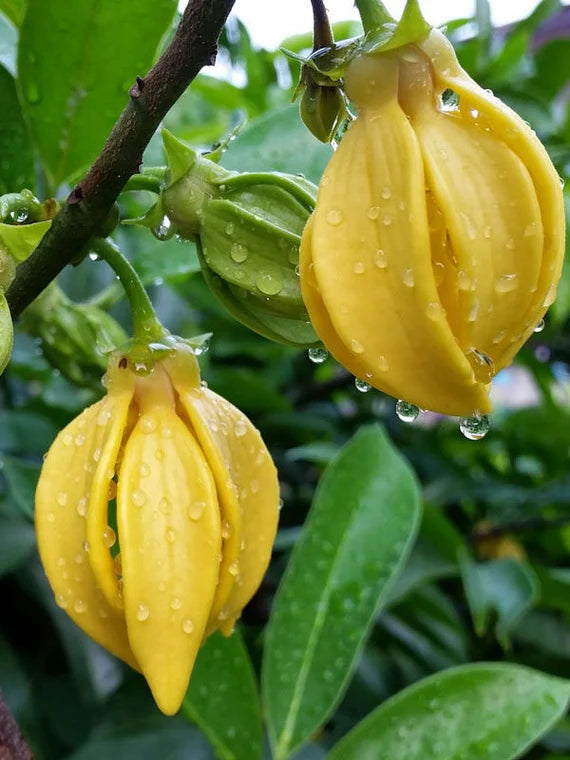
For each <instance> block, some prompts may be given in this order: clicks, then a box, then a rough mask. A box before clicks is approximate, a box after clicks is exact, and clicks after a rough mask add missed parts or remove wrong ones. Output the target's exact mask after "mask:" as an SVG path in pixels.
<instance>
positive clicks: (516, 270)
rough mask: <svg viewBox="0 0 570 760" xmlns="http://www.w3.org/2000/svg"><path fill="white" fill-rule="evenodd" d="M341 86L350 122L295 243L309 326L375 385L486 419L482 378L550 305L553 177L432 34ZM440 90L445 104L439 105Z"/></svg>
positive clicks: (511, 117)
mask: <svg viewBox="0 0 570 760" xmlns="http://www.w3.org/2000/svg"><path fill="white" fill-rule="evenodd" d="M345 85H346V91H347V94H348V96H349V97H350V99H351V100H352V101H353V102H354V103H356V105H357V106H358V108H359V115H358V117H357V118H356V119H355V121H354V122H353V123H352V124H351V125H350V127H349V129H348V132H347V134H346V135H345V137H344V139H343V141H342V143H341V144H340V146H339V148H338V150H337V151H336V153H335V154H334V155H333V157H332V158H331V161H330V163H329V165H328V167H327V169H326V171H325V173H324V176H323V178H322V181H321V184H320V187H319V193H318V199H317V205H316V209H315V212H314V214H313V215H312V217H311V219H310V220H309V223H308V224H307V226H306V227H305V231H304V234H303V239H302V245H301V261H300V268H301V286H302V291H303V298H304V301H305V305H306V306H307V309H308V311H309V314H310V317H311V321H312V323H313V326H314V327H315V330H316V332H317V333H318V335H319V337H320V338H321V340H322V341H323V343H324V344H325V346H326V347H327V348H328V349H329V350H330V352H331V353H332V354H333V356H334V357H335V358H336V359H337V360H338V361H339V362H340V363H341V364H343V365H344V366H345V367H346V368H347V369H348V370H350V371H351V372H352V373H353V374H354V375H356V376H357V377H360V378H362V379H364V380H367V381H368V382H369V383H370V384H371V385H373V386H374V387H376V388H378V389H380V390H382V391H384V392H386V393H389V394H390V395H392V396H395V397H396V398H403V399H405V400H406V401H408V402H411V403H413V404H416V405H417V406H419V407H422V408H426V409H431V410H434V411H438V412H441V413H445V414H452V415H470V414H473V413H475V412H479V413H482V414H486V413H487V412H488V411H489V410H490V402H489V383H490V380H491V378H492V377H493V375H494V374H495V373H496V372H498V371H499V370H500V369H502V368H503V367H505V366H506V365H508V364H509V363H510V362H511V360H512V358H513V356H514V355H515V354H516V352H517V351H518V350H519V348H520V347H521V346H522V345H523V343H524V342H525V341H526V340H527V339H528V337H529V336H530V335H531V334H532V332H533V329H534V328H535V327H536V326H537V325H538V323H539V322H540V320H541V319H542V317H543V315H544V313H545V311H546V309H547V308H548V306H550V304H551V303H552V302H553V301H554V298H555V296H556V284H557V282H558V279H559V277H560V271H561V267H562V259H563V251H564V209H563V198H562V190H561V187H560V181H559V178H558V175H557V173H556V171H555V169H554V167H553V166H552V163H551V161H550V159H549V157H548V155H547V153H546V151H545V149H544V148H543V146H542V145H541V144H540V142H539V140H538V139H537V138H536V136H535V134H534V132H533V131H532V130H531V129H530V127H529V126H528V125H527V124H525V122H523V121H522V120H521V119H520V118H519V117H518V116H517V115H516V114H515V113H514V112H513V111H511V110H510V109H509V108H507V107H506V106H505V105H504V104H503V103H501V102H500V101H499V100H498V99H497V98H495V97H494V96H493V95H492V94H491V93H490V92H488V91H485V90H482V89H481V88H480V87H479V86H478V85H477V84H476V83H475V82H474V81H473V80H472V79H471V78H470V77H469V76H468V75H467V74H466V73H465V72H464V71H463V70H462V69H461V67H460V66H459V64H458V62H457V59H456V57H455V53H454V51H453V48H452V47H451V45H450V44H449V43H448V42H447V41H446V39H445V38H444V37H443V35H442V34H441V33H440V32H438V31H436V30H433V31H432V32H431V33H430V35H429V36H428V37H427V39H425V40H424V42H422V43H420V44H418V45H413V46H411V45H410V46H406V47H404V48H400V49H399V50H396V51H391V52H386V53H380V54H376V55H369V56H362V57H360V58H357V59H355V60H354V61H353V62H352V63H351V64H350V66H349V68H348V71H347V74H346V79H345ZM446 90H451V91H452V92H453V93H454V94H455V96H456V97H457V98H458V106H457V107H455V108H453V107H451V108H450V107H449V106H446V105H444V102H443V100H442V94H443V93H444V92H445V91H446ZM449 94H450V93H449V92H448V93H446V96H447V95H449Z"/></svg>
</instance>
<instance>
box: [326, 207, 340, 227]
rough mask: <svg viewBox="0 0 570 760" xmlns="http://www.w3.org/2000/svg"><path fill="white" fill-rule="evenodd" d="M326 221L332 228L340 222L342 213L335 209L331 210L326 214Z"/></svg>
mask: <svg viewBox="0 0 570 760" xmlns="http://www.w3.org/2000/svg"><path fill="white" fill-rule="evenodd" d="M326 219H327V222H328V223H329V224H332V225H333V226H334V227H336V226H337V225H339V224H340V223H341V222H342V212H341V211H339V210H338V209H336V208H331V209H330V210H329V211H328V212H327V217H326Z"/></svg>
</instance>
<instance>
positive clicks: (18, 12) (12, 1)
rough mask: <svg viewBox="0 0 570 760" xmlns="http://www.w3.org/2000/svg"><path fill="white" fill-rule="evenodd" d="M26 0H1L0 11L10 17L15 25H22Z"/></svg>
mask: <svg viewBox="0 0 570 760" xmlns="http://www.w3.org/2000/svg"><path fill="white" fill-rule="evenodd" d="M25 7H26V0H0V13H3V14H4V15H5V16H6V18H9V19H10V21H11V22H12V23H13V24H14V26H20V24H21V23H22V19H23V18H24V10H25Z"/></svg>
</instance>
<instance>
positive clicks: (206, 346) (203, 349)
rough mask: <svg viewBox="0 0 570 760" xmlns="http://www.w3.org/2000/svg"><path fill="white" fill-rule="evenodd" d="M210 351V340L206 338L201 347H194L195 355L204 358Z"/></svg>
mask: <svg viewBox="0 0 570 760" xmlns="http://www.w3.org/2000/svg"><path fill="white" fill-rule="evenodd" d="M209 350H210V339H209V338H204V340H203V341H202V342H201V343H200V345H198V346H194V355H195V356H202V354H207V353H208V351H209Z"/></svg>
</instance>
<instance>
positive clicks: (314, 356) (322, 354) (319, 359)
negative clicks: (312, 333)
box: [307, 348, 329, 364]
mask: <svg viewBox="0 0 570 760" xmlns="http://www.w3.org/2000/svg"><path fill="white" fill-rule="evenodd" d="M307 353H308V356H309V359H310V360H311V361H312V362H313V364H322V363H323V362H326V360H327V358H328V355H329V352H328V351H327V349H326V348H310V349H309V350H308V352H307Z"/></svg>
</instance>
